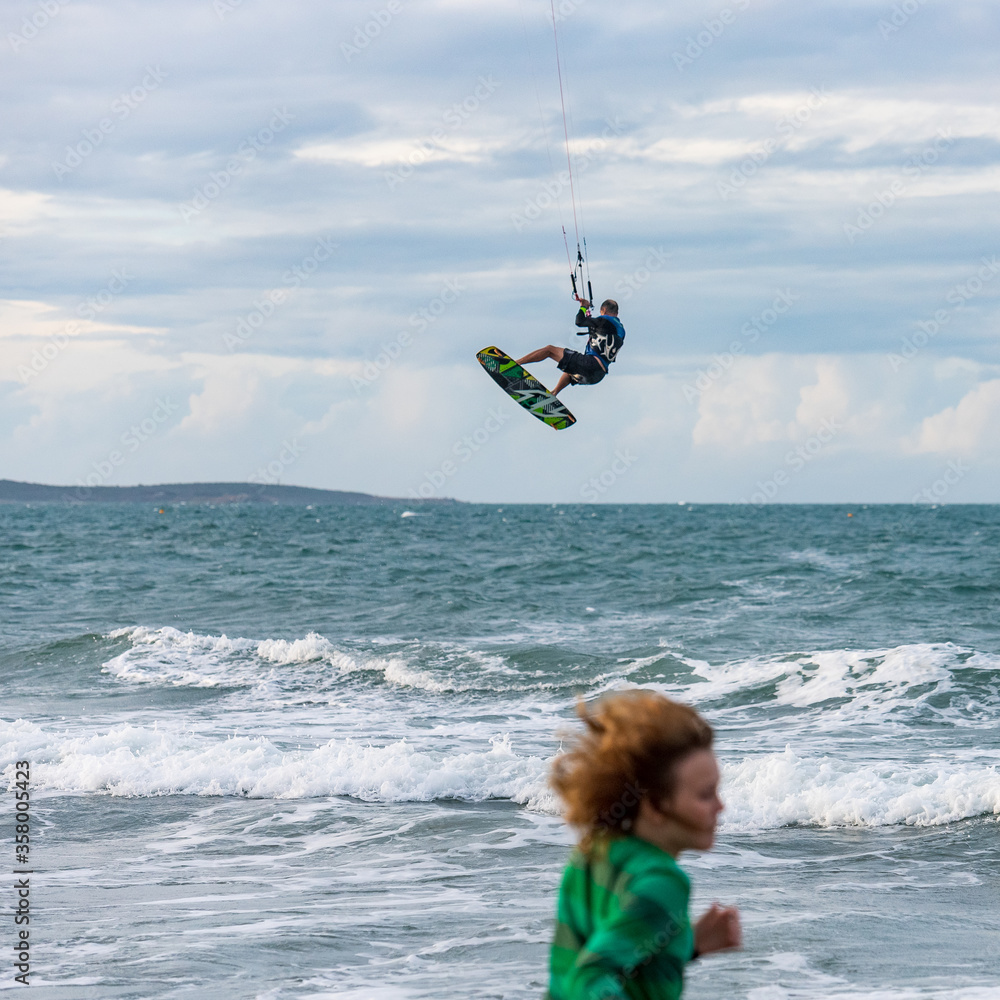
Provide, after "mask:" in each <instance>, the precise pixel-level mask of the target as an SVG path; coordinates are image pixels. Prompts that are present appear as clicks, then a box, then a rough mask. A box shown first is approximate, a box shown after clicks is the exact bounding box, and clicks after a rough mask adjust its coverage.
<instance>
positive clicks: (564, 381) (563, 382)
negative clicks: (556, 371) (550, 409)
mask: <svg viewBox="0 0 1000 1000" xmlns="http://www.w3.org/2000/svg"><path fill="white" fill-rule="evenodd" d="M572 381H573V380H572V379H571V378H570V377H569V376H568V375H567V374H566V373H565V372H563V373H562V375H560V376H559V381H558V382H556V387H555V388H554V389H553V390H552V395H553V396H558V395H559V393H560V392H562V390H563V389H565V388H566V386H568V385H569V384H570V382H572Z"/></svg>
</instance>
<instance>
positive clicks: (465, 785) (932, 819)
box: [0, 721, 1000, 831]
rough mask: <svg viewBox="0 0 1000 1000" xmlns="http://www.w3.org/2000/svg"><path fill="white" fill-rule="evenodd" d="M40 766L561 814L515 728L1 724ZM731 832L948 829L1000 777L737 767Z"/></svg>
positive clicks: (194, 785) (87, 788)
mask: <svg viewBox="0 0 1000 1000" xmlns="http://www.w3.org/2000/svg"><path fill="white" fill-rule="evenodd" d="M25 756H28V757H30V759H31V760H32V762H33V766H32V779H33V783H34V785H35V787H36V788H39V789H43V788H44V789H50V790H55V791H63V792H105V793H111V794H113V795H134V796H151V795H167V794H184V795H244V796H250V797H255V798H275V799H286V798H288V799H297V798H315V797H322V796H331V795H349V796H353V797H355V798H359V799H365V800H372V801H384V802H422V801H430V800H433V799H442V798H445V799H446V798H458V799H466V800H469V801H481V800H484V799H490V798H500V799H509V800H511V801H513V802H517V803H520V804H523V805H526V806H528V807H529V808H531V809H534V810H540V811H542V812H548V813H551V812H555V811H556V809H557V806H556V802H555V799H554V798H553V796H552V793H551V792H550V791H549V790H548V788H547V784H546V779H547V774H548V769H549V765H550V762H549V761H548V760H546V759H544V758H543V757H541V756H534V755H526V754H523V753H518V752H517V751H516V750H515V747H514V741H513V740H512V739H511V738H510V737H509V736H507V735H503V736H501V735H495V736H493V737H492V738H490V739H489V740H487V738H486V737H485V736H482V735H480V736H478V737H477V736H475V735H470V736H467V737H465V738H464V739H462V740H461V742H460V744H456V743H455V742H454V740H451V741H449V740H447V739H446V738H443V737H441V736H431V737H427V738H425V739H423V740H422V741H421V742H419V743H418V742H417V741H416V739H410V740H407V739H402V740H395V741H393V742H389V743H384V744H376V743H373V742H364V741H360V740H356V739H352V738H338V739H333V740H330V741H329V742H327V743H325V744H322V745H320V746H317V747H315V748H313V749H295V750H287V749H281V748H279V747H278V746H276V745H275V744H274V743H273V742H272V741H271V740H270V739H268V738H267V737H264V736H254V737H251V736H235V737H231V738H228V739H221V738H218V737H216V736H207V735H198V734H194V733H191V732H177V731H167V730H164V729H162V728H155V729H154V728H150V727H144V726H133V725H128V724H126V725H120V726H115V727H112V728H110V729H107V730H105V731H97V732H93V731H92V732H86V733H82V734H69V733H63V732H50V731H47V730H44V729H42V728H41V727H39V726H37V725H35V724H33V723H28V722H24V721H17V722H14V723H5V722H0V767H2V768H3V769H4V770H3V775H4V778H5V779H6V780H7V781H8V782H10V781H12V780H13V773H14V771H13V762H14V761H15V760H17V759H21V758H23V757H25ZM723 781H724V797H725V799H726V803H727V810H726V813H725V814H724V827H725V828H726V829H730V830H738V831H752V830H762V829H774V828H778V827H782V826H788V825H790V824H801V825H811V826H819V827H842V826H869V827H875V826H891V825H901V824H906V825H915V826H925V825H939V824H943V823H949V822H954V821H957V820H961V819H968V818H972V817H978V816H987V815H1000V774H998V773H997V767H996V766H995V765H991V764H989V763H985V762H984V761H983V760H975V759H970V760H968V761H964V762H963V761H956V760H949V761H948V762H941V763H940V764H916V763H899V762H897V763H894V764H891V765H876V764H871V763H857V762H855V763H847V762H845V761H843V760H840V759H836V758H832V757H828V756H822V757H807V756H800V755H797V754H795V753H794V752H793V751H792V750H791V749H786V750H785V751H784V752H782V753H777V754H761V755H758V756H754V757H747V758H745V759H743V760H740V761H730V762H727V763H725V766H724V768H723Z"/></svg>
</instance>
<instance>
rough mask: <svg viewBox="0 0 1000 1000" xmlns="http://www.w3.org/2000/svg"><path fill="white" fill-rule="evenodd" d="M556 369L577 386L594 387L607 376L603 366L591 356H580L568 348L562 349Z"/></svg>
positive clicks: (577, 352)
mask: <svg viewBox="0 0 1000 1000" xmlns="http://www.w3.org/2000/svg"><path fill="white" fill-rule="evenodd" d="M556 367H557V368H558V369H559V370H560V371H561V372H565V373H566V374H567V375H568V376H569V377H570V378H571V379H572V380H573V381H574V382H575V383H576V384H577V385H596V384H597V383H598V382H600V381H601V379H602V378H604V376H605V375H607V372H606V371H605V370H604V366H603V365H602V364H601V362H600V361H598V360H597V358H595V357H594V355H593V354H581V353H580V352H579V351H571V350H570V349H569V348H568V347H567V348H564V349H563V356H562V361H560V362H559V363H558V365H557V366H556Z"/></svg>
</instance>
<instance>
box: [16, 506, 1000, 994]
mask: <svg viewBox="0 0 1000 1000" xmlns="http://www.w3.org/2000/svg"><path fill="white" fill-rule="evenodd" d="M411 513H412V512H407V511H406V510H405V508H404V507H403V506H399V507H386V508H316V509H315V510H308V509H295V508H251V507H245V508H219V509H210V508H197V507H191V508H188V507H175V508H168V509H167V510H166V512H165V513H164V514H158V513H157V512H156V510H155V508H147V507H146V506H143V505H136V506H121V507H107V508H98V507H78V508H71V507H65V506H55V505H53V506H37V507H30V508H29V507H7V508H0V565H2V572H0V607H2V608H3V609H4V610H3V618H2V624H0V768H2V773H3V775H4V776H5V778H6V781H7V783H10V781H11V780H12V777H13V768H12V764H13V762H14V761H15V760H18V759H24V758H28V759H30V760H31V761H32V767H33V786H34V796H35V803H36V805H35V814H34V815H35V818H34V827H33V837H34V848H33V850H34V856H33V864H34V867H35V870H36V876H35V881H34V887H35V888H34V897H33V906H34V907H35V914H36V916H35V920H34V923H33V925H32V927H33V937H32V947H33V950H34V961H33V968H34V970H35V971H34V974H33V978H34V985H33V987H32V989H33V990H34V991H35V994H34V995H36V996H40V997H44V996H52V997H73V998H75V997H81V998H82V997H88V998H89V997H136V998H161V997H163V998H166V997H203V996H211V997H213V998H215V997H218V998H262V1000H263V998H266V1000H272V998H273V1000H280V998H293V997H294V998H299V997H345V998H357V1000H368V998H372V1000H382V998H393V1000H396V998H407V1000H408V998H425V997H426V998H441V1000H445V998H451V997H454V998H468V997H483V998H485V997H504V998H512V1000H513V998H527V997H538V996H540V994H541V992H542V991H543V988H544V981H545V976H546V958H547V948H548V940H549V934H550V924H551V915H552V910H553V905H554V894H555V887H556V885H557V882H558V879H559V875H560V873H561V868H562V864H563V862H564V859H565V854H566V848H567V845H568V844H569V842H570V840H569V836H568V834H567V833H566V831H565V830H564V829H563V827H562V825H561V823H560V822H559V820H558V818H557V816H556V815H555V803H554V801H553V799H552V796H551V794H550V792H549V791H548V790H547V788H546V783H545V777H546V772H547V768H548V765H549V761H550V759H551V757H552V755H553V754H554V752H555V751H556V749H557V747H558V733H559V731H560V730H563V729H565V727H566V726H567V725H568V724H569V723H570V720H571V718H572V713H573V705H574V702H575V699H576V698H577V697H579V696H580V695H585V696H591V695H595V694H597V693H599V692H602V691H607V690H610V689H613V688H615V687H619V686H621V685H623V684H643V685H652V686H655V687H658V688H659V689H661V690H663V691H665V692H666V693H668V694H670V695H672V696H675V697H679V698H682V699H684V700H686V701H689V702H692V703H693V704H695V705H697V706H698V707H699V708H700V709H701V710H702V711H703V712H704V713H705V715H706V716H707V717H708V718H709V719H710V721H711V722H712V723H713V725H715V726H716V728H717V732H718V750H719V755H720V758H721V760H722V762H723V766H724V780H725V787H724V798H725V799H726V802H727V806H728V808H727V811H726V813H725V816H724V825H723V828H722V832H721V836H720V843H719V847H718V848H717V850H716V851H714V852H713V853H711V854H709V855H706V856H702V857H696V856H690V857H688V858H687V859H686V860H685V864H686V866H687V867H688V870H689V871H690V872H691V873H692V876H693V879H694V884H695V894H696V906H701V905H704V904H705V903H707V902H709V901H711V899H720V900H723V901H725V902H733V903H736V904H737V905H739V906H740V907H741V909H742V910H743V914H744V920H745V930H746V948H745V950H744V951H743V952H742V953H739V954H734V955H730V956H725V957H716V958H712V959H710V960H707V961H705V962H700V963H697V965H696V966H695V967H692V970H691V977H690V981H689V986H688V991H687V994H686V995H687V996H690V997H692V998H698V997H706V998H707V997H718V996H733V997H749V998H753V1000H771V998H775V1000H777V998H785V997H788V998H792V997H806V998H812V997H841V996H843V997H872V998H875V997H877V998H885V1000H909V998H911V997H935V998H936V997H939V996H940V997H942V998H943V997H945V996H948V997H955V996H957V997H960V998H967V1000H979V998H986V997H991V998H995V997H1000V967H998V963H997V955H998V954H1000V875H998V867H1000V843H998V833H1000V825H998V816H1000V773H998V770H997V764H998V762H1000V724H998V718H1000V624H998V615H997V610H998V594H1000V556H998V552H1000V508H995V507H943V508H931V507H917V506H912V507H911V506H906V507H874V508H847V507H839V506H829V507H768V508H756V507H711V506H695V507H656V506H652V507H649V506H643V507H621V508H618V507H584V506H566V507H559V506H554V507H547V506H546V507H542V506H529V507H506V508H496V507H486V506H455V507H437V508H433V509H432V508H421V510H420V511H417V512H416V516H411ZM848 513H851V514H852V515H853V516H852V517H850V518H849V517H848V516H847V514H848ZM7 801H8V802H9V799H8V800H7ZM8 815H9V810H8ZM10 825H11V824H10V823H8V824H7V826H8V828H7V829H5V830H4V831H3V838H4V843H3V846H2V847H0V850H3V851H4V853H5V856H7V855H9V854H10V853H11V848H10V844H11V838H12V831H11V829H10ZM9 903H10V900H3V901H2V903H0V905H4V906H6V905H8V904H9ZM14 985H15V984H13V983H12V981H11V977H10V976H9V975H6V974H5V976H4V979H3V981H2V982H0V988H8V987H12V986H14Z"/></svg>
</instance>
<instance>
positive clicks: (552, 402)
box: [476, 347, 576, 431]
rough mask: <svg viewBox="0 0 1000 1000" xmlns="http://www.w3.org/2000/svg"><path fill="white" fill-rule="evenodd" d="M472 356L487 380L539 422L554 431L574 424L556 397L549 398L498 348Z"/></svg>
mask: <svg viewBox="0 0 1000 1000" xmlns="http://www.w3.org/2000/svg"><path fill="white" fill-rule="evenodd" d="M476 357H477V358H478V359H479V363H480V364H481V365H482V366H483V367H484V368H485V369H486V371H487V373H488V374H489V376H490V378H491V379H493V381H494V382H496V384H497V385H498V386H500V388H501V389H503V391H504V392H505V393H507V395H508V396H510V397H511V399H513V400H515V401H516V402H518V403H520V404H521V406H523V407H524V408H525V409H526V410H527V411H528V412H529V413H533V414H534V415H535V416H536V417H538V419H539V420H541V421H542V423H545V424H548V425H549V427H554V428H555V429H556V430H557V431H561V430H563V428H565V427H569V426H570V424H575V423H576V417H574V416H573V414H572V413H570V412H569V410H567V409H566V407H565V406H563V404H562V402H561V400H560V399H559V397H558V396H553V395H552V393H551V392H549V390H548V389H546V388H545V386H544V385H542V383H541V382H539V381H538V379H536V378H535V377H534V375H531V374H529V373H528V372H527V371H525V369H523V368H522V367H521V366H520V365H519V364H518V363H517V362H516V361H515V360H514V359H513V358H511V357H508V356H507V355H506V354H504V352H503V351H501V350H500V348H499V347H484V348H483V349H482V350H481V351H479V353H478V354H476Z"/></svg>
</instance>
